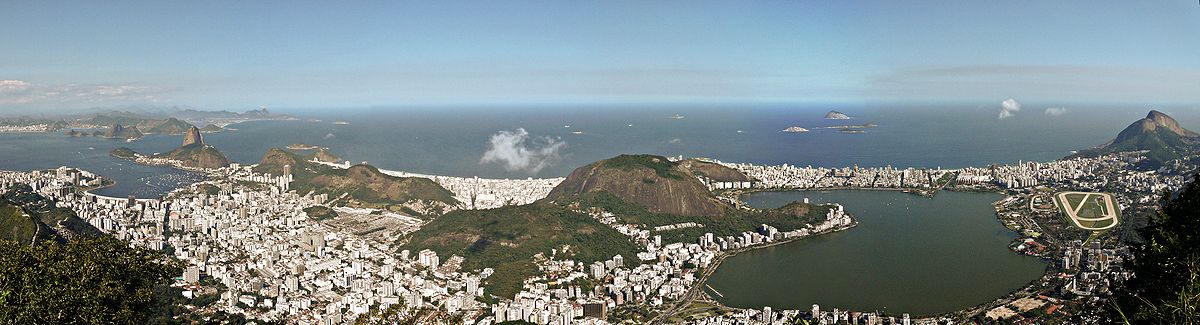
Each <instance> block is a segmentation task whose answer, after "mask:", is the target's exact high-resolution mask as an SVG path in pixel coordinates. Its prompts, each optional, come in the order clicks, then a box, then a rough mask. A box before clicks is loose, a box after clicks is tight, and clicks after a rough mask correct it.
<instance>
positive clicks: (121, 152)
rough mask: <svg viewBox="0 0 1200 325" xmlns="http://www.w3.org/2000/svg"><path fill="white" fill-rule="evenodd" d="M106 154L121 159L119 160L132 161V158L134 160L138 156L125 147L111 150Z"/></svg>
mask: <svg viewBox="0 0 1200 325" xmlns="http://www.w3.org/2000/svg"><path fill="white" fill-rule="evenodd" d="M108 154H110V155H112V156H113V157H117V158H121V159H133V158H136V157H137V155H138V153H137V152H136V151H133V149H129V148H126V147H120V148H116V149H113V150H112V151H109V152H108Z"/></svg>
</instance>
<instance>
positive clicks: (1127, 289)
mask: <svg viewBox="0 0 1200 325" xmlns="http://www.w3.org/2000/svg"><path fill="white" fill-rule="evenodd" d="M1138 233H1139V234H1140V235H1141V237H1142V238H1143V239H1144V243H1142V244H1138V245H1136V246H1134V247H1133V251H1132V253H1133V261H1131V262H1130V263H1128V264H1129V270H1131V271H1133V273H1134V277H1133V278H1132V279H1130V280H1129V281H1126V282H1125V284H1124V285H1123V286H1121V287H1120V288H1117V289H1116V290H1114V299H1113V302H1112V305H1111V308H1109V312H1110V316H1109V317H1110V318H1112V319H1114V320H1117V321H1120V322H1124V323H1127V324H1143V323H1154V324H1200V174H1197V175H1196V176H1195V177H1194V179H1193V180H1192V182H1191V183H1189V184H1188V185H1187V186H1186V187H1185V188H1184V189H1183V191H1181V192H1180V193H1179V195H1177V196H1176V197H1175V198H1173V199H1169V200H1166V202H1165V204H1164V205H1163V208H1162V210H1161V211H1159V213H1158V216H1157V218H1156V220H1153V221H1151V223H1150V224H1149V225H1147V226H1146V227H1144V228H1142V229H1140V230H1139V231H1138Z"/></svg>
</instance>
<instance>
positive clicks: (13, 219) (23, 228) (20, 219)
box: [0, 200, 38, 244]
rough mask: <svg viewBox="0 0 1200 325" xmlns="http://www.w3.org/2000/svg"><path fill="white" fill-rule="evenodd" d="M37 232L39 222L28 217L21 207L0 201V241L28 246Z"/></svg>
mask: <svg viewBox="0 0 1200 325" xmlns="http://www.w3.org/2000/svg"><path fill="white" fill-rule="evenodd" d="M37 230H38V222H37V221H36V220H34V219H33V217H30V216H29V215H26V214H25V211H23V210H21V207H20V206H17V205H15V204H12V203H10V202H8V201H7V200H0V239H8V240H12V241H18V242H21V243H26V244H28V243H30V241H31V240H32V239H33V236H34V235H35V234H36V233H37Z"/></svg>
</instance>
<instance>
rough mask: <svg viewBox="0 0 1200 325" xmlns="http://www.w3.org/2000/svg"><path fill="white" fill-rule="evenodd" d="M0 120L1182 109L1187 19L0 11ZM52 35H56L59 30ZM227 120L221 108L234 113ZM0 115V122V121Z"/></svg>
mask: <svg viewBox="0 0 1200 325" xmlns="http://www.w3.org/2000/svg"><path fill="white" fill-rule="evenodd" d="M0 9H3V10H0V19H3V20H4V21H6V22H8V24H7V29H8V30H7V32H6V33H4V34H3V35H0V43H3V44H9V45H11V46H10V47H8V48H7V49H6V50H5V51H2V52H0V114H3V113H9V114H11V113H13V112H21V113H24V114H36V113H37V112H42V111H68V110H79V109H85V108H90V107H108V106H123V105H149V106H167V107H170V106H192V107H201V108H222V109H228V108H234V109H233V110H238V111H244V110H246V109H252V108H257V107H260V106H266V107H268V108H274V107H293V108H316V107H321V108H330V109H333V108H344V107H358V108H361V107H368V108H369V107H376V108H378V107H415V106H438V107H441V106H470V105H502V106H517V105H561V103H578V104H584V105H603V104H619V103H805V104H811V103H838V104H848V105H870V104H878V103H931V102H937V103H945V102H965V103H971V104H974V105H999V103H1000V102H1002V101H1004V100H1006V99H1009V98H1012V99H1015V100H1017V101H1019V102H1028V103H1034V102H1038V103H1044V104H1039V105H1042V106H1046V107H1056V106H1060V105H1067V104H1075V103H1080V102H1087V103H1139V104H1143V105H1176V104H1178V105H1194V104H1195V103H1197V102H1200V92H1196V91H1195V89H1196V86H1197V85H1200V60H1196V59H1195V58H1197V57H1200V42H1195V41H1191V42H1189V41H1186V40H1187V39H1194V35H1196V34H1197V32H1200V19H1196V17H1197V16H1198V15H1200V5H1197V3H1195V2H1194V1H1164V2H1154V3H1105V4H1097V3H1095V2H1085V1H1066V2H1054V3H1023V4H1020V5H1017V4H1011V3H993V2H983V1H970V2H956V3H949V4H947V3H936V4H935V3H905V4H897V3H890V2H876V3H825V2H808V1H804V2H752V3H746V2H721V1H702V2H656V3H643V2H611V3H554V2H524V1H523V2H512V3H505V4H504V5H495V4H478V3H470V2H450V3H439V4H438V5H429V4H420V3H391V2H378V3H368V4H357V5H345V4H329V3H290V2H261V3H253V4H241V3H239V5H238V6H232V5H230V3H226V2H205V3H198V4H180V3H142V2H115V3H104V4H93V3H60V2H36V3H6V4H3V5H0ZM62 22H69V23H68V24H63V23H62ZM239 107H240V108H239ZM5 115H7V114H5Z"/></svg>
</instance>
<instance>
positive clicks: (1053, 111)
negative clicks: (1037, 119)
mask: <svg viewBox="0 0 1200 325" xmlns="http://www.w3.org/2000/svg"><path fill="white" fill-rule="evenodd" d="M1066 113H1067V108H1066V107H1050V108H1046V115H1050V116H1061V115H1063V114H1066Z"/></svg>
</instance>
